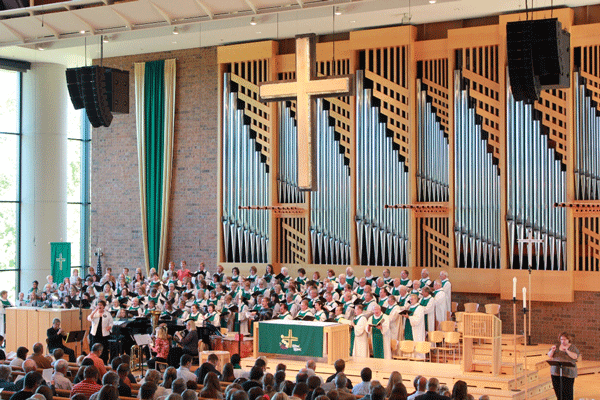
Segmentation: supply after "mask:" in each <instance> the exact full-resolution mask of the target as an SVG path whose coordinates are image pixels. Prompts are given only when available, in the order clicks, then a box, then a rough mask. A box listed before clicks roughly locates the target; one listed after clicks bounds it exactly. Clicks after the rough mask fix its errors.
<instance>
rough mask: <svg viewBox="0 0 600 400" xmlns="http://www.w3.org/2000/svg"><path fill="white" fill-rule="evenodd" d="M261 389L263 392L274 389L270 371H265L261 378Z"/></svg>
mask: <svg viewBox="0 0 600 400" xmlns="http://www.w3.org/2000/svg"><path fill="white" fill-rule="evenodd" d="M262 384H263V390H264V391H265V392H272V391H274V389H275V377H274V376H273V374H271V373H266V374H264V375H263V378H262Z"/></svg>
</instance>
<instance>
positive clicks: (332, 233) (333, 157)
mask: <svg viewBox="0 0 600 400" xmlns="http://www.w3.org/2000/svg"><path fill="white" fill-rule="evenodd" d="M329 118H330V117H329V111H328V110H327V109H325V101H324V100H322V99H317V131H318V138H317V163H318V165H317V173H318V176H319V180H318V188H317V191H314V192H311V193H310V196H311V205H312V206H311V227H310V234H311V239H312V254H313V262H314V263H315V264H337V265H348V264H350V225H349V219H350V215H351V214H350V198H349V197H348V196H349V193H350V168H349V166H348V165H346V163H345V162H344V161H345V155H344V152H343V151H341V149H340V143H339V141H338V140H336V139H335V128H334V126H331V125H330V124H329Z"/></svg>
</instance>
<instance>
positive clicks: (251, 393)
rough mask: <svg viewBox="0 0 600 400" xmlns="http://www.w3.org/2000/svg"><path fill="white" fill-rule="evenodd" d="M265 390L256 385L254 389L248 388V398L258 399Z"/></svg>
mask: <svg viewBox="0 0 600 400" xmlns="http://www.w3.org/2000/svg"><path fill="white" fill-rule="evenodd" d="M264 394H265V392H264V391H263V390H262V388H261V387H258V386H255V387H253V388H252V389H250V390H248V400H256V399H258V398H259V397H262V396H263V395H264Z"/></svg>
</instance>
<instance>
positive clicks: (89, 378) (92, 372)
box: [71, 365, 102, 400]
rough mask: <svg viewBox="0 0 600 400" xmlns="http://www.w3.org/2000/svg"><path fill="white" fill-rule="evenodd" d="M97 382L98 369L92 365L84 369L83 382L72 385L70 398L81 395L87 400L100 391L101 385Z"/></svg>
mask: <svg viewBox="0 0 600 400" xmlns="http://www.w3.org/2000/svg"><path fill="white" fill-rule="evenodd" d="M97 380H98V368H96V366H94V365H90V366H88V367H86V368H85V371H84V372H83V381H81V382H79V383H78V384H76V385H73V388H72V389H71V397H73V396H74V395H76V394H78V393H81V394H83V395H84V396H85V398H86V399H88V400H89V398H90V396H91V395H93V394H94V393H96V392H97V391H99V390H100V389H102V385H99V384H98V383H97Z"/></svg>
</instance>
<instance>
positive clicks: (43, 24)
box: [35, 15, 60, 39]
mask: <svg viewBox="0 0 600 400" xmlns="http://www.w3.org/2000/svg"><path fill="white" fill-rule="evenodd" d="M35 18H36V19H37V20H38V21H40V22H41V23H42V26H43V27H44V28H46V29H48V30H49V31H50V32H51V33H52V35H53V36H54V37H55V38H57V39H60V33H59V32H58V30H57V29H56V28H55V27H53V26H52V25H50V24H48V23H47V22H46V21H44V20H43V19H42V18H40V17H39V16H37V15H36V16H35Z"/></svg>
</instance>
